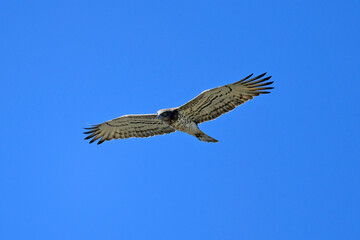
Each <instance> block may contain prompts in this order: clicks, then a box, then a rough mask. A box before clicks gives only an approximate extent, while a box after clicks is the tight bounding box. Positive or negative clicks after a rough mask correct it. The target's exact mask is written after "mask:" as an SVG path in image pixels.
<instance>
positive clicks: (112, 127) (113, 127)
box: [84, 114, 175, 144]
mask: <svg viewBox="0 0 360 240" xmlns="http://www.w3.org/2000/svg"><path fill="white" fill-rule="evenodd" d="M85 129H88V130H89V131H87V132H84V133H85V134H89V136H87V137H86V138H85V140H87V139H91V138H92V139H91V141H90V143H93V142H94V141H96V140H98V139H100V140H99V142H98V143H97V144H101V143H103V142H104V141H109V140H112V139H118V138H121V139H124V138H131V137H151V136H155V135H163V134H165V133H172V132H175V130H174V129H173V128H172V127H170V126H169V125H167V124H166V123H164V122H163V121H161V120H159V119H158V118H157V115H156V114H143V115H125V116H122V117H119V118H115V119H113V120H110V121H107V122H104V123H101V124H97V125H94V126H93V127H90V128H85Z"/></svg>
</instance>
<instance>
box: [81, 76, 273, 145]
mask: <svg viewBox="0 0 360 240" xmlns="http://www.w3.org/2000/svg"><path fill="white" fill-rule="evenodd" d="M265 75H266V73H263V74H261V75H259V76H256V77H253V78H252V76H253V74H250V75H249V76H247V77H245V78H244V79H242V80H240V81H238V82H235V83H232V84H228V85H224V86H221V87H217V88H212V89H209V90H206V91H204V92H202V93H200V94H199V95H198V96H197V97H195V98H194V99H192V100H190V101H189V102H187V103H185V104H184V105H182V106H180V107H175V108H167V109H161V110H159V111H157V114H137V115H124V116H121V117H119V118H115V119H113V120H110V121H107V122H104V123H100V124H97V125H92V127H90V128H85V129H87V131H86V132H84V134H88V136H87V137H86V138H85V140H88V139H91V140H90V142H89V143H93V142H94V141H96V140H98V139H100V140H99V141H98V142H97V144H101V143H103V142H104V141H110V140H112V139H119V138H121V139H124V138H132V137H139V138H145V137H151V136H155V135H164V134H166V133H172V132H175V131H181V132H185V133H188V134H190V135H192V136H195V137H197V138H198V139H199V140H200V141H204V142H213V143H215V142H218V140H216V139H214V138H212V137H210V136H208V135H206V134H205V133H204V132H202V131H201V130H200V129H199V127H198V124H200V123H203V122H206V121H210V120H213V119H215V118H217V117H219V116H220V115H222V114H224V113H227V112H229V111H231V110H233V109H234V108H235V107H237V106H239V105H241V104H243V103H244V102H246V101H248V100H250V99H253V98H254V97H255V96H259V95H260V94H266V93H270V92H269V91H267V90H270V89H273V87H269V85H270V84H272V83H273V82H272V81H268V80H269V79H270V78H271V76H268V77H264V76H265Z"/></svg>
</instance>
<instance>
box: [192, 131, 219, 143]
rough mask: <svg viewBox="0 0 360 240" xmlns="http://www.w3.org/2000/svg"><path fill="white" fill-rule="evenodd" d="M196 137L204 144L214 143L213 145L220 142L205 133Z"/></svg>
mask: <svg viewBox="0 0 360 240" xmlns="http://www.w3.org/2000/svg"><path fill="white" fill-rule="evenodd" d="M195 137H197V138H198V139H199V140H200V141H203V142H213V143H216V142H218V140H216V139H215V138H212V137H210V136H208V135H206V134H205V133H203V132H200V133H197V134H195Z"/></svg>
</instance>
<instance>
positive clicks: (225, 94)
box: [178, 73, 273, 123]
mask: <svg viewBox="0 0 360 240" xmlns="http://www.w3.org/2000/svg"><path fill="white" fill-rule="evenodd" d="M252 75H253V74H251V75H249V76H247V77H246V78H244V79H242V80H240V81H238V82H236V83H232V84H228V85H225V86H222V87H217V88H213V89H209V90H206V91H204V92H202V93H200V94H199V95H198V96H197V97H195V98H194V99H192V100H191V101H189V102H187V103H186V104H184V105H182V106H181V107H179V109H178V110H179V112H181V113H182V114H184V115H187V116H190V118H191V119H192V120H193V121H195V122H196V123H202V122H205V121H210V120H213V119H215V118H217V117H219V116H220V115H222V114H224V113H227V112H229V111H231V110H233V109H234V108H235V107H236V106H238V105H241V104H243V103H244V102H246V101H248V100H250V99H253V98H254V97H255V96H258V95H260V94H264V93H269V92H268V91H265V90H270V89H273V87H268V85H270V84H272V83H273V82H269V81H267V80H269V79H270V78H271V76H269V77H265V78H262V77H264V76H265V75H266V73H264V74H261V75H259V76H257V77H253V78H251V77H252Z"/></svg>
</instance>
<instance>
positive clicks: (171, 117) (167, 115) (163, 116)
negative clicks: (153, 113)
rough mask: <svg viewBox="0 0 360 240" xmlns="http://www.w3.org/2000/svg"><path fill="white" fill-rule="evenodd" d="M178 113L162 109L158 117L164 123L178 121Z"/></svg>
mask: <svg viewBox="0 0 360 240" xmlns="http://www.w3.org/2000/svg"><path fill="white" fill-rule="evenodd" d="M177 116H178V111H177V110H176V109H175V110H174V109H162V110H159V111H158V112H157V117H158V118H159V119H160V120H162V121H164V122H171V121H176V120H177Z"/></svg>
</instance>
